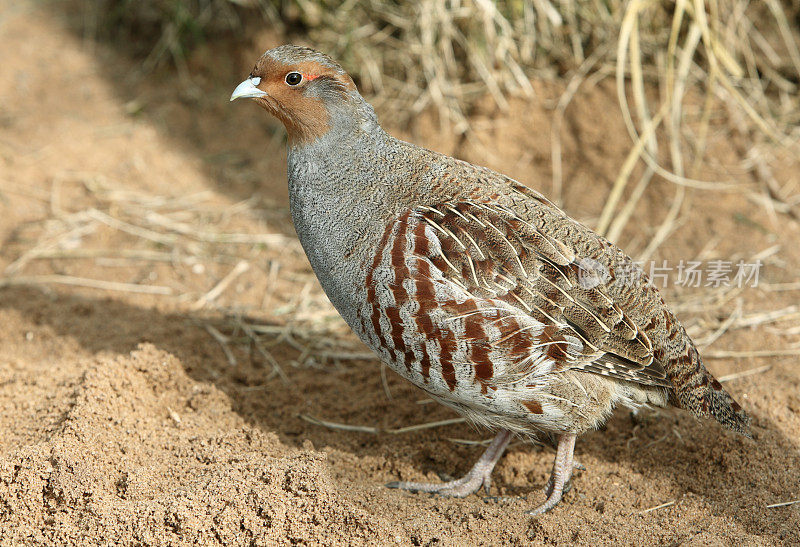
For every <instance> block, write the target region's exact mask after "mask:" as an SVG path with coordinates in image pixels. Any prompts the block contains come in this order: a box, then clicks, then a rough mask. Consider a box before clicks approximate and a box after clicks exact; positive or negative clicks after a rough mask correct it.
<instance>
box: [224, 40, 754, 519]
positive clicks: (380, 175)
mask: <svg viewBox="0 0 800 547" xmlns="http://www.w3.org/2000/svg"><path fill="white" fill-rule="evenodd" d="M239 98H250V99H253V100H254V101H255V102H256V103H257V104H258V105H259V106H260V107H262V108H264V109H265V110H266V111H267V112H268V113H269V114H271V115H273V116H274V117H276V118H277V119H278V120H280V121H281V122H282V123H283V125H284V126H285V128H286V132H287V148H288V153H287V175H288V184H289V209H290V213H291V218H292V221H293V223H294V226H295V230H296V232H297V236H298V238H299V240H300V243H301V245H302V247H303V249H304V251H305V253H306V255H307V257H308V260H309V262H310V264H311V267H312V269H313V271H314V273H315V274H316V276H317V278H318V280H319V282H320V284H321V286H322V288H323V290H324V291H325V293H326V295H327V296H328V298H329V300H330V301H331V303H332V304H333V306H334V307H335V308H336V309H337V310H338V312H339V313H340V314H341V316H342V318H343V319H344V320H345V321H346V322H347V324H348V325H349V326H350V327H351V328H352V330H353V331H354V332H355V333H356V334H357V335H358V337H359V338H360V339H361V340H362V341H363V342H364V343H365V344H366V345H367V346H368V347H369V348H371V350H373V351H374V352H375V353H376V354H377V356H378V357H379V358H380V359H381V360H382V361H383V362H384V363H386V364H387V365H388V366H389V367H390V368H392V369H393V370H394V371H395V372H397V373H398V374H399V375H400V376H402V377H404V378H406V379H407V380H409V381H410V382H411V383H413V384H414V385H416V386H418V387H419V388H421V389H422V390H424V391H425V392H427V394H428V395H429V396H430V397H431V398H433V399H434V400H436V401H438V402H439V403H441V404H443V405H446V406H448V407H450V408H452V409H454V410H455V411H456V412H458V413H460V414H461V415H463V416H464V417H465V418H466V419H467V420H468V421H469V422H471V423H473V424H475V425H476V426H479V427H484V428H487V429H488V430H490V431H492V432H494V433H495V437H494V439H493V440H492V441H491V444H489V445H488V447H487V448H486V450H485V452H484V453H483V454H482V455H481V456H480V458H479V459H478V460H477V462H476V463H475V464H474V465H473V467H472V468H471V469H470V470H469V472H468V473H467V474H466V475H465V476H463V477H461V478H459V479H455V480H451V481H446V482H442V483H422V482H407V481H406V482H392V483H389V484H388V485H387V486H389V487H392V488H399V489H402V490H407V491H411V492H429V493H437V494H441V495H445V496H453V497H465V496H468V495H470V494H473V493H478V492H479V491H480V490H481V488H484V489H485V490H486V492H488V491H489V487H490V485H491V473H492V470H493V469H494V467H495V465H496V464H497V462H498V460H499V459H500V458H501V456H502V454H503V452H504V450H505V449H506V447H507V446H508V444H509V441H510V440H511V439H512V438H514V437H519V438H521V439H523V440H526V439H533V438H535V437H536V436H538V435H547V436H549V437H551V438H552V439H554V442H557V447H556V456H555V460H554V463H553V467H552V473H551V476H550V480H549V482H548V484H547V487H546V488H545V490H544V498H545V501H544V502H542V503H541V504H540V505H539V506H538V507H536V508H534V509H532V510H531V511H529V512H528V513H529V514H532V515H540V514H542V513H545V512H547V511H549V510H550V509H552V508H553V507H555V506H556V505H557V504H558V503H559V502H560V501H561V499H562V497H563V495H564V493H565V491H567V490H568V489H569V488H570V486H571V483H570V479H571V476H572V472H573V468H574V467H575V466H576V465H577V462H576V461H575V459H574V448H575V440H576V438H577V436H578V435H581V434H583V433H586V432H589V431H592V430H595V429H598V428H599V427H601V426H602V425H603V424H604V423H605V421H606V420H607V419H608V418H609V417H610V415H611V414H612V411H613V409H614V408H615V407H618V406H623V407H628V408H631V409H633V410H634V411H635V410H637V409H639V408H641V407H678V408H682V409H685V410H687V411H689V412H690V413H692V414H694V415H695V416H697V417H700V418H712V419H714V420H716V421H717V422H719V423H720V424H721V425H722V426H724V427H726V428H728V429H730V430H732V431H735V432H737V433H740V434H743V435H745V436H750V433H749V423H750V418H749V416H748V415H747V414H746V412H745V411H744V410H743V409H742V407H741V406H740V405H739V404H738V403H737V402H736V401H735V400H734V399H733V398H732V397H731V396H730V395H729V394H728V393H727V392H726V391H725V390H724V388H723V387H722V385H721V384H720V383H719V382H718V381H717V380H716V379H715V378H714V377H713V376H712V375H711V373H709V372H708V370H706V368H705V366H704V365H703V361H702V359H701V356H700V354H699V352H698V350H697V348H696V346H695V344H694V343H693V342H692V340H691V338H690V337H689V335H688V334H687V333H686V330H685V329H684V327H683V326H682V325H681V323H680V322H679V321H678V319H677V318H676V317H675V315H674V314H673V313H672V312H671V311H670V309H669V308H668V307H667V305H666V303H665V302H664V299H663V298H662V296H661V295H660V294H659V292H658V290H657V288H656V287H655V286H654V285H653V284H652V283H650V282H649V280H648V278H647V276H646V274H645V272H644V271H643V270H642V268H641V267H640V266H639V265H637V264H636V263H635V262H634V261H633V260H632V259H631V258H630V257H629V256H628V255H626V254H625V253H624V252H623V251H622V250H620V249H619V248H618V247H617V246H615V245H614V244H613V243H611V242H609V241H608V240H606V239H605V238H603V237H602V236H600V235H598V234H597V233H595V232H593V231H592V230H591V229H589V228H588V227H586V226H584V225H583V224H581V223H579V222H578V221H576V220H573V219H572V218H571V217H569V216H568V215H567V214H566V213H564V212H563V211H562V210H561V209H560V208H559V207H557V206H556V205H554V204H553V203H552V202H551V201H550V200H548V199H547V198H546V197H545V196H544V195H542V194H541V193H539V192H538V191H536V190H534V189H532V188H530V187H528V186H526V185H525V184H523V183H521V182H518V181H516V180H514V179H512V178H510V177H508V176H505V175H503V174H501V173H498V172H496V171H493V170H490V169H488V168H485V167H480V166H477V165H473V164H471V163H468V162H466V161H462V160H459V159H455V158H452V157H449V156H447V155H444V154H441V153H438V152H434V151H431V150H428V149H425V148H422V147H420V146H416V145H414V144H412V143H409V142H405V141H403V140H400V139H398V138H395V137H393V136H391V135H390V134H389V133H387V132H386V131H385V130H384V129H383V128H382V127H381V125H380V124H379V122H378V118H377V116H376V114H375V111H374V109H373V108H372V106H371V105H370V104H369V103H368V102H367V101H366V100H365V99H364V98H363V97H362V95H361V94H360V93H359V91H358V88H357V86H356V84H355V82H354V80H353V79H352V78H351V77H350V76H349V75H348V73H347V72H346V71H345V70H344V69H343V68H342V66H340V65H339V64H338V63H337V62H335V61H334V60H333V59H332V58H331V57H329V56H328V55H326V54H324V53H322V52H319V51H316V50H314V49H311V48H307V47H302V46H296V45H290V44H288V45H281V46H278V47H275V48H273V49H270V50H268V51H266V52H265V53H264V54H263V55H262V56H261V57H260V58H259V59H258V60H257V62H256V64H255V66H254V68H253V70H252V71H251V72H250V74H249V76H248V77H247V78H246V79H245V80H244V81H243V82H242V83H241V84H239V85H238V86H237V87H236V88H235V90H234V91H233V94H232V95H231V98H230V100H231V101H233V100H235V99H239Z"/></svg>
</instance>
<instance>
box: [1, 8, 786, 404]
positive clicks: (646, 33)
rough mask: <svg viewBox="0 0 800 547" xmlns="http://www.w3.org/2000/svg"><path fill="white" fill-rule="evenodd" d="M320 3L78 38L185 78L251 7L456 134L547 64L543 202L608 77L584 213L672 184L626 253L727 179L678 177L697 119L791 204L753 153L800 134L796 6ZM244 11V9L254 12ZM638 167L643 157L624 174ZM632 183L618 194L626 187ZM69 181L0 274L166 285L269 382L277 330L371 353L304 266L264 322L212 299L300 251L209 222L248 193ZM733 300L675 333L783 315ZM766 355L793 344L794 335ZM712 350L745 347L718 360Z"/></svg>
mask: <svg viewBox="0 0 800 547" xmlns="http://www.w3.org/2000/svg"><path fill="white" fill-rule="evenodd" d="M335 4H336V6H337V9H334V3H332V2H326V1H316V2H312V1H311V0H303V1H300V0H298V1H296V2H288V3H277V2H275V3H272V2H267V1H261V0H252V1H246V0H238V1H236V2H234V1H232V0H205V1H203V2H199V1H195V2H188V1H177V2H176V1H169V2H167V1H153V2H111V1H105V2H103V1H101V2H96V3H91V4H88V3H87V4H85V7H84V20H85V29H86V32H87V35H88V36H90V37H92V38H94V37H102V36H104V35H107V34H109V31H110V29H114V32H115V36H117V38H118V39H124V40H127V41H128V42H132V43H134V44H137V45H138V48H139V51H140V53H141V55H143V56H144V58H145V62H144V63H143V65H142V66H143V70H145V71H147V70H152V69H154V68H155V67H156V66H158V65H159V64H160V63H163V62H166V61H171V62H173V63H174V65H175V66H176V67H177V68H178V70H179V71H180V72H181V73H182V74H183V75H184V77H185V78H187V79H190V78H191V76H190V75H189V74H188V72H187V71H186V68H185V67H186V59H187V56H188V55H190V54H191V53H190V50H191V48H192V46H193V44H197V43H199V42H202V41H203V40H211V39H229V38H230V33H231V31H234V30H240V29H242V27H243V26H245V23H244V21H252V20H254V19H255V20H257V21H258V23H257V24H258V25H262V26H263V24H264V22H263V21H264V20H266V21H269V22H271V24H273V25H275V26H276V27H278V28H279V29H280V30H281V31H282V32H283V33H284V34H286V35H287V36H288V37H289V38H297V37H302V39H303V41H305V42H308V43H312V44H314V45H315V46H316V47H319V48H321V49H324V50H327V51H328V52H329V53H331V55H333V56H334V57H336V58H338V59H340V60H341V61H342V62H343V64H344V65H345V66H347V67H349V68H351V69H354V70H355V76H356V77H357V78H358V80H359V83H360V86H361V88H362V90H363V91H364V92H365V93H366V94H368V95H370V96H371V97H372V100H373V102H375V103H376V104H377V106H378V108H379V109H380V110H381V111H382V112H383V113H385V114H389V115H390V116H391V115H394V116H395V119H394V122H395V123H400V122H403V121H406V120H407V119H409V118H411V117H414V116H416V115H418V114H419V113H420V112H422V111H423V110H430V109H433V110H434V111H435V112H438V115H439V119H440V121H441V123H442V124H443V125H444V126H446V127H451V128H453V129H454V130H455V131H457V132H459V133H462V134H467V133H468V132H469V129H470V127H469V112H470V109H471V107H472V105H473V104H474V102H475V100H476V99H478V98H481V97H485V96H486V95H487V94H488V95H489V96H491V97H492V99H493V101H494V102H495V103H496V105H497V107H498V108H500V109H503V108H505V106H506V104H507V98H508V97H509V96H511V95H515V94H522V95H531V94H532V93H533V91H532V87H531V85H530V83H529V78H532V77H536V78H556V77H558V78H563V79H564V81H565V82H566V85H565V91H564V93H563V95H562V96H561V98H560V100H558V101H557V103H556V104H555V105H554V124H553V127H554V130H553V135H552V142H553V146H552V151H553V152H552V153H553V177H554V180H553V190H554V194H555V195H554V196H553V197H554V198H555V200H556V201H560V189H561V186H562V183H561V173H562V170H561V157H560V150H561V144H560V140H559V135H560V130H561V126H562V124H561V120H563V117H564V112H565V110H566V108H567V106H568V105H569V103H570V101H571V99H572V97H573V96H574V95H575V93H576V92H577V91H578V89H579V88H580V87H581V86H582V85H584V84H585V83H586V82H590V81H596V80H597V79H600V78H605V77H610V76H612V75H613V76H615V79H616V84H617V91H618V99H619V103H620V106H621V108H622V114H623V116H624V119H625V122H626V125H627V128H628V132H629V134H630V137H631V139H632V143H633V144H632V146H631V149H630V153H629V155H628V157H627V158H626V161H625V162H624V164H623V166H622V168H621V170H620V172H619V174H618V176H617V178H616V181H615V183H614V185H613V188H612V190H611V192H610V194H609V196H608V197H607V199H606V200H605V201H604V203H605V205H604V208H603V211H602V213H601V215H600V217H599V221H598V222H597V225H596V228H597V230H598V231H599V232H601V233H603V234H605V235H606V236H607V237H609V238H610V239H612V240H616V239H617V238H618V237H619V235H620V234H621V233H622V231H623V230H624V228H625V226H626V224H627V223H628V221H629V220H630V218H631V217H632V214H633V212H634V211H635V209H636V205H637V203H638V201H639V200H640V199H641V198H642V197H643V196H644V195H645V192H646V189H647V187H648V185H649V183H650V181H651V180H652V179H653V177H654V176H656V175H658V176H661V177H663V178H665V179H667V180H670V181H672V182H674V183H675V186H674V192H675V195H674V199H673V201H672V203H671V205H670V207H669V212H668V214H667V215H666V217H665V219H664V220H663V221H662V223H661V225H660V226H659V227H658V229H657V230H656V232H655V235H654V236H653V237H652V239H651V240H650V241H649V242H648V244H647V245H646V246H645V248H644V250H643V251H642V252H641V253H640V256H639V258H641V259H643V260H644V259H647V258H648V257H650V256H652V255H653V253H655V252H656V250H657V249H658V247H659V246H660V245H661V244H662V243H663V242H664V241H665V240H667V239H668V237H669V235H670V234H671V233H672V231H673V230H674V229H675V226H676V224H677V221H678V215H679V213H680V211H681V209H682V207H683V204H684V197H685V195H686V188H687V187H692V188H697V187H700V188H705V189H713V190H714V191H730V190H737V191H739V190H740V189H739V188H735V187H732V186H731V185H729V184H725V183H721V182H715V181H700V180H697V179H696V178H695V177H696V172H697V167H698V166H699V165H700V164H701V163H702V162H703V161H704V159H705V150H706V144H707V141H708V139H709V135H710V132H711V129H710V128H711V125H712V120H714V123H715V124H720V123H723V124H727V127H728V128H729V129H730V130H731V131H732V132H735V133H736V134H737V135H738V136H739V137H740V138H741V139H743V142H744V143H746V144H745V146H746V147H747V149H748V150H749V151H750V156H749V158H748V160H749V163H750V165H751V167H752V170H753V172H754V173H755V174H756V176H757V178H758V179H759V180H760V181H761V183H762V184H761V190H760V192H757V193H752V195H750V198H751V199H752V201H754V202H755V203H758V204H759V205H760V206H762V207H764V209H765V210H766V211H767V212H768V213H769V214H772V215H775V214H787V215H797V212H798V209H797V208H798V205H799V204H798V200H796V199H795V198H793V197H791V196H790V195H789V190H787V189H786V188H784V187H782V186H781V185H780V183H779V182H778V181H776V180H775V179H774V177H772V176H771V173H770V170H769V163H770V151H771V150H773V149H774V147H775V146H776V145H777V146H782V147H787V148H789V149H793V152H795V153H796V152H797V145H796V143H797V142H798V140H800V139H798V138H799V137H800V100H799V99H798V97H799V96H800V93H798V85H800V53H798V46H797V43H796V41H795V40H796V35H797V32H796V29H792V28H791V27H790V26H789V21H790V20H796V18H797V14H796V13H794V12H791V13H787V12H786V11H784V10H785V9H787V8H786V7H785V6H782V5H781V4H779V3H778V2H777V0H769V1H767V2H765V3H751V2H747V1H745V0H707V1H702V0H677V1H676V2H675V3H667V2H661V1H650V2H647V1H645V0H630V1H626V2H622V1H618V0H609V1H606V2H597V1H581V2H574V3H573V2H558V3H553V2H551V1H550V0H533V1H531V2H522V1H505V2H502V1H501V2H494V3H493V2H489V1H488V0H464V1H460V2H459V1H444V0H423V1H422V2H418V3H403V2H387V1H386V0H368V1H365V2H345V3H344V4H342V5H340V3H335ZM795 9H796V8H795ZM255 13H257V14H258V15H259V17H257V18H254V17H253V14H255ZM251 24H253V23H251ZM297 28H302V34H300V33H298V31H297V30H296V29H297ZM147 29H150V30H149V31H148V30H147ZM134 38H135V39H134ZM690 96H691V101H690V100H689V97H690ZM698 98H700V100H699V101H698V100H697V99H698ZM697 104H700V105H701V107H700V108H699V109H698V108H697V107H696V106H695V105H697ZM401 113H402V114H401ZM638 164H643V165H644V167H645V168H644V169H643V170H641V169H640V170H638V171H637V170H636V169H635V167H636V166H637V165H638ZM634 173H640V174H639V175H638V176H639V178H638V180H636V181H632V180H631V177H632V176H633V174H634ZM631 183H634V184H635V186H634V189H633V191H630V192H626V187H627V186H628V185H629V184H631ZM82 184H83V185H84V186H85V187H86V189H87V191H88V192H89V193H90V194H91V195H92V196H93V199H94V205H93V206H91V207H87V208H84V209H81V210H78V211H71V212H70V211H63V210H61V205H60V203H58V200H57V199H56V197H54V196H57V192H53V195H52V196H51V197H50V198H49V199H50V200H51V202H52V212H53V215H52V218H51V219H50V220H49V221H48V222H47V224H46V225H45V226H43V229H42V230H41V231H40V232H39V233H38V234H37V236H36V238H35V242H34V243H33V244H32V245H31V246H30V247H29V248H27V249H26V250H25V251H24V252H22V253H21V254H20V256H19V257H18V258H17V259H16V260H15V261H14V262H13V263H11V264H10V265H9V266H8V267H7V268H6V270H5V272H4V277H2V278H0V286H2V285H4V284H32V285H47V284H68V285H75V286H80V287H87V288H94V289H103V290H111V291H122V292H136V293H145V294H148V295H152V296H154V297H168V298H172V299H175V300H176V301H179V302H183V303H188V308H189V309H190V310H191V311H194V312H197V311H201V310H207V309H212V310H218V311H222V312H224V313H226V314H228V320H226V322H225V323H224V324H215V325H210V324H209V325H204V326H205V328H206V330H207V331H208V332H209V335H210V336H212V337H214V338H215V340H217V342H218V343H219V344H220V346H221V347H222V348H223V351H224V352H225V355H226V356H227V358H228V361H229V362H230V364H231V365H235V364H236V357H235V355H234V354H233V352H231V351H230V346H231V345H237V344H238V345H248V346H252V347H253V348H255V351H256V353H258V354H259V355H260V356H261V357H262V358H263V359H264V360H266V361H267V362H268V363H270V364H271V366H272V367H273V374H274V375H278V376H280V377H282V378H284V379H286V374H285V373H284V372H283V370H282V369H281V367H280V365H279V364H278V362H277V360H276V359H275V358H274V357H272V355H271V354H270V347H272V346H273V345H274V344H276V343H288V344H289V345H290V346H292V347H294V348H295V349H297V351H298V352H299V355H300V356H299V357H298V358H297V359H296V360H294V361H292V363H294V364H307V362H308V361H309V360H310V359H312V356H313V357H314V358H317V359H323V360H332V361H336V360H342V359H361V358H371V356H369V355H368V354H367V355H365V354H364V353H363V350H362V349H359V346H357V345H353V343H352V340H348V339H344V340H343V339H342V336H341V334H342V328H341V327H342V324H341V322H340V321H339V322H337V320H336V317H337V316H336V314H335V311H334V310H332V308H331V307H330V305H329V304H328V302H327V300H326V299H325V297H324V295H323V294H322V293H321V291H319V289H318V287H316V285H315V284H314V281H313V280H312V279H311V278H310V277H308V276H307V277H305V278H303V277H295V278H294V279H293V281H292V282H293V283H294V284H295V286H294V287H293V289H292V290H291V291H290V293H291V294H294V295H296V296H295V297H293V298H292V299H291V300H290V301H288V302H287V301H283V300H281V301H274V300H273V295H271V294H267V295H265V297H264V299H263V301H262V304H264V306H262V307H266V304H267V303H269V306H270V308H271V309H272V312H271V316H273V317H279V318H281V321H279V322H278V323H277V324H272V325H263V324H261V322H260V321H259V319H258V318H255V319H253V318H248V317H247V316H246V315H245V313H244V312H242V311H241V310H236V309H233V308H232V307H230V306H228V305H226V304H220V303H219V302H218V299H219V297H220V295H221V294H223V293H224V292H225V291H226V290H227V289H228V288H229V287H230V286H231V284H233V283H234V282H235V281H236V280H237V279H238V278H239V277H240V276H243V275H247V272H248V271H249V270H250V269H251V268H253V265H254V264H256V263H258V261H259V259H258V256H260V253H262V252H263V251H264V250H265V249H266V250H267V251H270V252H273V253H274V254H276V255H285V253H291V254H293V255H297V256H298V257H301V256H302V255H301V253H302V251H301V249H300V247H299V245H298V243H297V242H296V240H294V239H293V238H291V237H287V236H284V235H281V234H258V233H238V232H226V231H224V230H222V229H220V228H219V227H223V226H225V225H226V219H229V218H231V217H232V216H234V215H236V214H240V213H244V214H248V213H252V212H253V208H254V207H255V204H254V203H251V202H242V203H240V204H238V205H236V206H234V207H228V208H222V207H215V206H212V205H209V203H208V202H207V198H208V196H206V195H196V196H189V197H170V196H147V195H141V194H135V193H130V192H126V191H123V190H120V189H118V188H115V187H114V185H113V184H112V183H110V182H109V181H104V180H102V178H97V177H93V178H92V177H89V178H86V179H85V180H83V181H82ZM626 195H627V199H626V200H623V196H626ZM43 199H48V197H47V196H44V198H43ZM211 219H213V222H212V221H211ZM98 230H106V231H114V232H119V233H121V234H124V235H125V238H127V243H126V244H124V245H120V244H115V245H114V246H112V247H105V248H86V247H83V246H76V245H73V244H72V243H73V242H75V241H83V240H82V237H83V236H85V235H87V234H93V233H95V232H97V231H98ZM41 260H58V261H69V260H75V261H94V262H97V261H100V260H122V261H126V262H128V263H135V262H161V263H167V264H171V265H173V266H175V267H178V266H181V267H189V268H193V267H203V266H205V265H209V264H216V265H218V266H219V267H221V268H223V267H224V268H225V270H224V273H222V274H220V275H219V276H218V277H217V278H216V281H215V283H214V284H213V285H211V286H209V287H206V288H205V290H203V291H201V292H198V291H197V290H195V289H193V288H187V287H184V286H181V285H180V284H176V283H173V284H172V285H171V286H165V285H159V284H154V283H147V282H136V283H120V282H114V281H108V280H103V279H87V278H80V277H75V276H70V275H62V274H50V273H47V274H42V275H35V274H30V273H28V270H29V266H30V265H31V264H33V263H35V262H36V261H41ZM276 275H277V269H276V270H275V271H269V272H265V277H266V278H267V279H270V280H274V279H275V276H276ZM736 296H737V293H736V292H735V291H734V290H731V291H714V292H713V294H709V295H706V296H705V297H701V298H700V300H698V299H697V298H694V297H690V296H688V295H679V297H678V298H677V299H675V300H676V301H677V306H676V307H677V309H678V311H681V312H693V311H701V310H702V311H704V312H710V311H715V310H724V309H729V307H730V304H731V302H732V301H733V300H734V299H735V298H736ZM692 298H694V299H692ZM737 309H738V310H739V314H738V315H736V316H734V315H730V316H728V317H727V319H725V320H720V321H718V322H714V323H695V324H690V327H691V333H692V334H693V335H694V336H695V337H697V338H698V341H699V342H700V343H701V344H702V345H710V344H711V343H713V342H714V341H715V340H717V339H718V338H719V337H720V336H721V335H722V334H724V333H725V332H728V331H730V330H735V329H737V328H745V327H749V328H752V327H753V326H756V325H761V326H774V325H775V323H777V322H780V321H787V320H796V318H797V312H796V310H795V309H794V308H791V309H789V308H787V309H785V310H778V311H772V312H760V313H755V314H753V313H751V314H749V315H747V314H744V313H741V309H740V308H737ZM779 351H783V352H784V353H780V354H783V355H786V354H792V355H794V354H796V350H794V349H790V350H779ZM786 352H788V353H786ZM718 353H719V352H718ZM723 354H724V355H725V356H726V357H737V356H738V357H745V356H753V355H755V354H753V353H752V352H751V353H747V352H739V353H736V354H735V355H734V354H733V353H730V352H728V353H724V352H723V353H719V356H722V355H723ZM707 355H709V356H714V355H716V354H713V353H707ZM387 396H388V391H387Z"/></svg>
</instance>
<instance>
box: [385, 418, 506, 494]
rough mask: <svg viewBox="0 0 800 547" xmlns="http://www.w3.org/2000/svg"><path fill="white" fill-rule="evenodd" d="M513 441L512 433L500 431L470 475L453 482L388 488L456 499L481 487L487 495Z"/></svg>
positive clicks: (395, 484)
mask: <svg viewBox="0 0 800 547" xmlns="http://www.w3.org/2000/svg"><path fill="white" fill-rule="evenodd" d="M510 440H511V432H510V431H508V430H505V429H504V430H502V431H500V432H499V433H498V434H497V435H496V436H495V438H494V440H492V443H491V444H490V445H489V447H488V448H487V449H486V451H485V452H484V453H483V455H482V456H481V457H480V459H479V460H478V461H477V462H475V465H473V466H472V469H470V470H469V473H467V474H466V475H464V476H463V477H461V478H460V479H456V480H453V481H448V482H443V483H440V484H436V483H426V482H399V481H395V482H390V483H389V484H387V485H386V486H388V487H389V488H399V489H401V490H409V491H411V492H430V493H435V494H441V495H443V496H453V497H456V498H463V497H465V496H469V495H470V494H472V493H474V492H477V491H478V490H480V488H481V486H483V487H484V489H485V490H486V493H487V494H488V493H489V488H490V486H491V483H492V479H491V475H492V470H493V469H494V466H495V465H496V464H497V461H498V460H499V459H500V456H502V455H503V452H504V451H505V449H506V446H508V441H510Z"/></svg>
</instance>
